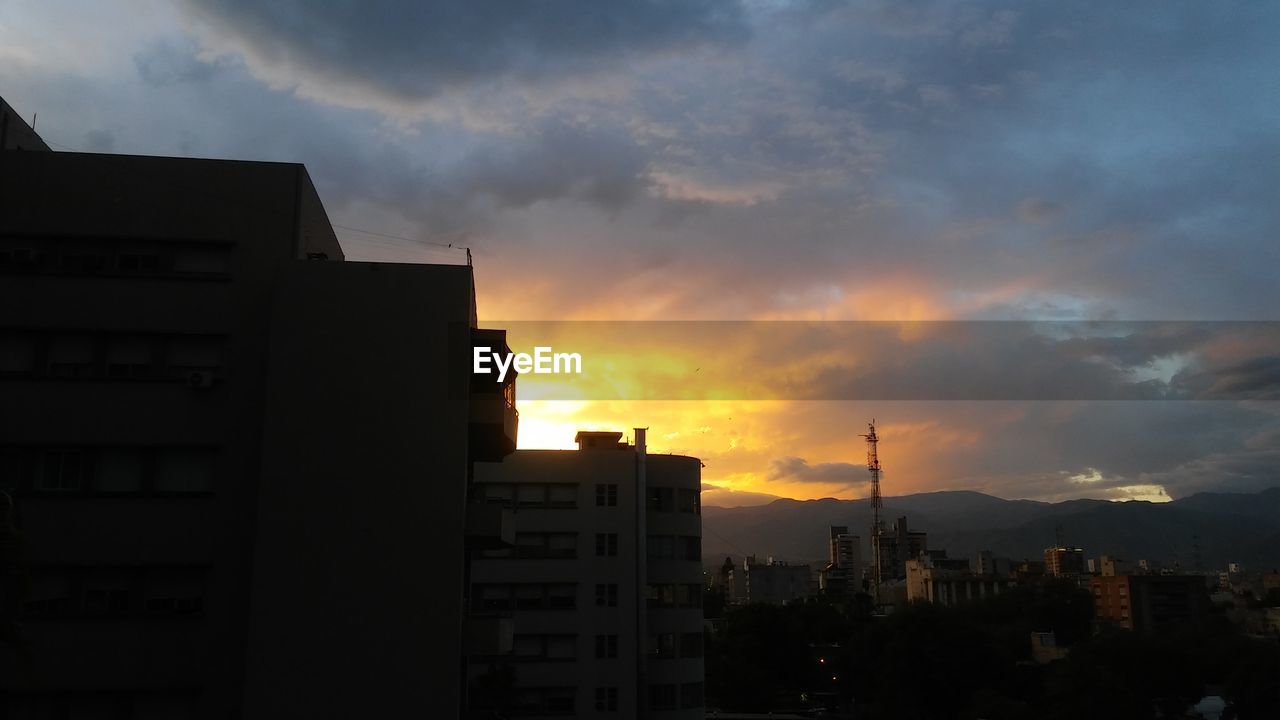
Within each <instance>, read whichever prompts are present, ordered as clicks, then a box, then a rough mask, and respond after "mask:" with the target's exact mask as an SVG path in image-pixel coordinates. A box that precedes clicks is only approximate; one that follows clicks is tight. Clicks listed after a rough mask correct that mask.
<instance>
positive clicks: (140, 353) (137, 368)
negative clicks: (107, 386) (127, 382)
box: [106, 335, 154, 379]
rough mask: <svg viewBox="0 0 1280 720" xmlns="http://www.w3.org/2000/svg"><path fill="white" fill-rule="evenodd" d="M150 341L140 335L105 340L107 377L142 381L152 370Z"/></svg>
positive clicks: (152, 361)
mask: <svg viewBox="0 0 1280 720" xmlns="http://www.w3.org/2000/svg"><path fill="white" fill-rule="evenodd" d="M151 345H152V341H151V339H150V338H148V337H145V336H140V335H119V336H112V337H110V338H108V339H107V367H106V370H107V377H109V378H121V379H124V378H133V379H142V378H147V377H150V376H151V374H152V370H153V363H154V360H153V358H152V348H151Z"/></svg>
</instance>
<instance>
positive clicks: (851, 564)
mask: <svg viewBox="0 0 1280 720" xmlns="http://www.w3.org/2000/svg"><path fill="white" fill-rule="evenodd" d="M818 588H819V589H820V590H821V591H822V593H823V594H824V595H831V596H835V597H849V596H851V595H853V594H854V593H857V592H860V591H861V590H862V539H861V538H859V537H858V536H857V535H851V534H849V528H848V527H847V526H844V525H832V526H831V528H830V535H829V541H828V560H827V565H826V567H824V568H823V569H822V570H821V571H819V574H818Z"/></svg>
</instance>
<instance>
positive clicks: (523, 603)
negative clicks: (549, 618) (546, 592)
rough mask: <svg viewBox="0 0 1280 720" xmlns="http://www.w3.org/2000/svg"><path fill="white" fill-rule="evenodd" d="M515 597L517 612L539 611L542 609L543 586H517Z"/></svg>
mask: <svg viewBox="0 0 1280 720" xmlns="http://www.w3.org/2000/svg"><path fill="white" fill-rule="evenodd" d="M515 595H516V609H517V610H539V609H541V608H542V586H541V585H517V586H516V592H515Z"/></svg>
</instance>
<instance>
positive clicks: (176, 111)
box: [0, 0, 1280, 503]
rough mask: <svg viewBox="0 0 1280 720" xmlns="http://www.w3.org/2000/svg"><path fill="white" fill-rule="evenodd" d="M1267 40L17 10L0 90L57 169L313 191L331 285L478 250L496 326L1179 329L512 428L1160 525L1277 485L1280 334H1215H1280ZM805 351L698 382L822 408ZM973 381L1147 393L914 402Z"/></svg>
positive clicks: (904, 14) (1133, 29)
mask: <svg viewBox="0 0 1280 720" xmlns="http://www.w3.org/2000/svg"><path fill="white" fill-rule="evenodd" d="M1277 31H1280V5H1277V4H1275V3H1264V2H1227V3H1204V2H1198V1H1195V2H1176V1H1161V2H1142V1H1135V2H1119V3H1118V2H1097V1H1094V2H1070V3H1064V2H1043V3H1037V2H1003V3H1001V2H969V3H946V2H913V1H910V0H893V1H888V0H886V1H885V2H850V3H839V2H769V1H763V0H762V1H758V2H743V3H738V2H720V1H719V0H680V1H675V0H671V1H661V0H655V1H649V2H641V1H638V0H615V1H612V2H608V3H603V2H595V1H584V2H569V1H564V2H547V3H533V2H526V1H523V0H509V1H504V2H499V1H494V2H483V3H480V2H466V1H458V2H454V1H452V0H450V1H447V2H432V3H421V2H416V1H411V0H398V1H397V0H363V1H362V2H350V1H345V0H344V1H336V0H335V1H334V2H324V3H317V2H303V0H273V2H270V3H264V2H257V1H251V0H182V1H177V2H171V3H162V2H148V1H145V0H136V1H128V0H120V1H118V2H107V1H105V0H86V1H84V2H65V1H63V0H7V1H6V2H4V3H3V4H0V95H3V96H4V97H5V99H6V100H8V101H9V102H10V104H12V105H13V106H14V107H15V108H17V109H18V111H19V112H21V113H23V114H24V115H25V116H26V117H28V118H30V117H31V115H32V114H33V113H38V119H37V130H38V131H39V132H40V133H41V134H42V135H43V136H44V137H45V138H46V140H48V141H50V142H51V144H53V145H54V147H55V148H56V149H60V150H78V151H93V152H117V153H137V154H148V155H184V156H206V157H231V158H248V159H263V160H281V161H290V162H303V163H305V164H306V165H307V167H308V169H309V171H310V173H311V175H312V178H313V179H314V181H315V183H316V185H317V187H318V188H319V190H320V193H321V196H322V198H323V199H324V200H325V203H326V205H327V207H328V210H329V214H330V217H331V219H332V220H333V222H334V223H336V224H338V225H339V226H341V227H340V228H339V230H338V231H339V235H340V237H341V238H342V240H343V243H344V246H345V247H346V248H347V250H348V255H349V258H350V259H357V260H384V261H405V262H458V261H459V260H460V259H461V258H459V255H460V252H459V251H457V250H455V249H449V248H446V247H440V245H441V244H443V245H448V244H453V245H455V246H467V247H470V248H471V249H472V251H473V253H474V257H475V266H476V275H477V281H478V295H479V302H480V312H481V317H482V320H483V321H484V322H485V324H489V325H502V324H503V323H511V322H515V321H533V320H630V321H652V320H808V321H818V320H822V321H834V320H846V321H848V320H893V321H904V320H911V321H916V320H1010V319H1017V320H1055V321H1078V320H1123V321H1140V320H1141V321H1147V320H1160V321H1196V322H1198V323H1200V324H1198V325H1195V326H1194V329H1193V330H1192V331H1182V330H1169V329H1168V328H1167V327H1165V326H1155V329H1154V330H1153V329H1151V326H1142V327H1141V328H1139V329H1138V330H1135V331H1133V332H1127V333H1120V334H1112V336H1111V337H1110V338H1109V339H1107V340H1105V342H1104V341H1102V340H1099V339H1098V338H1096V337H1094V338H1084V339H1082V338H1080V337H1070V338H1063V337H1056V338H1051V339H1050V340H1045V336H1044V335H1043V334H1035V335H1034V337H1031V338H1030V339H1028V338H1026V337H1022V336H1017V335H1010V336H1009V337H1008V338H1006V339H1007V340H1008V342H1003V343H994V344H986V343H984V344H982V346H981V348H980V350H974V349H973V347H972V344H969V343H961V344H957V343H956V342H951V343H947V342H936V335H935V334H932V333H923V334H921V333H916V332H908V333H897V334H896V335H895V337H894V342H893V343H892V344H891V346H890V347H891V348H892V349H893V352H883V351H882V352H877V353H872V354H870V355H867V356H865V357H862V358H861V359H860V360H859V363H860V364H859V365H858V367H859V368H861V370H860V373H861V374H860V375H859V377H861V378H863V380H864V381H866V380H868V379H874V380H876V382H878V383H884V384H887V385H888V386H890V387H894V388H898V389H899V391H898V392H895V393H886V394H884V399H882V400H877V401H875V402H858V401H853V400H848V399H846V400H842V401H840V402H815V401H801V400H799V399H797V398H798V397H800V396H801V395H798V394H791V395H788V394H787V393H783V395H782V396H781V397H779V396H775V395H770V394H768V393H755V392H749V391H745V390H744V391H742V392H737V393H727V394H724V395H721V396H716V397H715V398H714V399H710V400H708V399H702V400H696V401H692V400H679V399H678V398H680V397H683V395H682V394H681V393H678V392H666V393H659V394H658V395H659V396H661V397H662V399H661V400H649V401H644V402H641V401H638V400H636V399H635V396H634V395H626V394H625V393H624V394H622V395H623V396H620V397H615V398H612V399H609V400H601V399H599V398H596V399H594V401H577V402H550V401H534V400H525V401H522V404H521V412H522V427H521V429H522V438H521V441H522V444H523V445H525V446H528V447H555V446H567V445H570V444H571V441H572V433H573V429H574V428H577V427H617V428H629V427H633V426H648V427H649V428H650V434H651V438H652V440H651V445H652V446H653V447H654V449H656V450H659V451H673V452H684V453H689V454H694V455H698V456H700V457H703V458H705V460H706V463H707V467H706V469H705V470H704V473H705V475H704V477H705V479H706V480H707V482H708V483H711V484H713V485H715V486H717V487H718V488H722V489H719V490H713V491H711V492H709V493H708V496H707V502H709V503H716V502H723V503H735V502H751V501H754V500H758V499H759V496H758V495H756V494H757V493H764V494H768V495H782V496H789V497H798V498H808V497H821V496H828V495H830V496H837V497H857V496H861V495H863V494H865V492H866V482H865V480H866V473H865V470H864V468H863V467H862V466H861V462H862V446H861V444H860V441H859V438H858V437H857V434H858V433H859V432H863V431H864V430H865V422H866V420H867V419H868V418H869V417H871V416H873V415H874V416H876V417H877V418H878V419H879V422H880V429H881V435H882V437H883V438H884V442H883V447H882V456H883V458H884V462H885V464H886V468H887V470H886V481H885V482H886V493H887V494H898V493H905V492H916V491H922V490H932V489H955V488H968V489H979V490H985V491H988V492H991V493H994V494H997V495H1001V496H1004V497H1031V498H1042V499H1060V498H1067V497H1081V496H1091V497H1106V498H1114V499H1123V498H1133V497H1137V498H1149V499H1167V498H1169V497H1179V496H1182V495H1186V494H1189V493H1192V492H1197V491H1201V490H1238V491H1251V490H1255V489H1258V488H1260V487H1266V486H1270V485H1274V484H1280V403H1276V400H1277V398H1280V392H1278V388H1280V347H1278V345H1277V343H1276V342H1275V339H1276V335H1275V331H1274V328H1273V327H1271V326H1266V325H1262V326H1243V327H1244V329H1243V330H1241V329H1240V328H1239V327H1236V328H1235V329H1233V330H1232V331H1231V332H1228V333H1225V334H1218V333H1216V332H1215V331H1212V330H1207V331H1206V330H1205V328H1213V327H1216V326H1214V325H1213V324H1212V321H1222V320H1263V321H1266V320H1280V317H1278V315H1280V310H1277V308H1280V283H1278V282H1277V281H1276V278H1275V276H1276V274H1277V268H1280V237H1278V235H1280V202H1277V200H1280V198H1278V197H1277V188H1280V152H1278V150H1280V44H1278V43H1276V42H1275V37H1276V34H1277ZM375 233H376V234H375ZM639 327H643V326H639ZM962 327H967V326H962ZM1178 327H1183V326H1178ZM1258 328H1261V329H1258ZM1259 337H1262V338H1264V340H1265V339H1269V340H1270V342H1265V341H1260V340H1259ZM922 338H923V340H921V339H922ZM1082 343H1084V344H1083V345H1082ZM757 344H759V343H757ZM1101 345H1106V347H1101ZM1085 346H1087V347H1085ZM957 348H961V350H963V351H962V352H958V351H957ZM1082 348H1083V349H1082ZM812 350H813V348H807V349H806V352H804V353H802V354H801V355H800V356H793V355H788V356H787V357H788V360H787V363H786V364H785V366H779V367H773V366H770V365H769V360H768V358H769V357H770V356H769V355H768V354H763V353H760V352H758V348H757V349H756V351H755V352H750V349H748V350H742V348H741V346H740V345H733V346H732V347H729V348H725V349H723V350H722V354H723V355H724V357H721V358H720V361H721V362H720V366H721V367H734V368H737V369H738V371H739V373H740V376H742V377H754V376H755V375H757V374H763V375H770V374H772V375H773V376H777V375H779V374H785V375H786V376H787V377H788V378H793V379H794V377H799V378H800V381H801V382H802V383H807V384H808V385H809V386H812V383H813V381H814V380H815V379H818V380H821V379H823V378H824V373H825V377H826V380H825V381H826V382H832V380H831V377H830V376H832V375H839V376H840V377H844V376H845V370H846V369H847V368H846V367H845V366H842V365H840V364H839V363H835V364H834V365H833V364H832V363H831V362H830V358H829V357H825V358H824V356H823V355H822V353H820V352H814V351H812ZM736 351H741V352H740V353H738V354H736V355H735V352H736ZM984 353H985V354H984ZM958 357H959V358H963V359H965V364H964V365H963V367H964V368H966V370H964V371H962V372H959V373H957V374H956V375H957V377H956V378H955V380H954V382H955V383H957V384H961V385H963V384H965V383H966V382H969V381H975V382H976V380H975V378H976V377H977V376H976V375H975V374H974V372H973V368H982V369H984V374H982V378H984V379H985V380H984V381H989V380H990V379H991V376H992V375H993V374H994V375H997V376H998V375H999V374H1000V373H1002V372H1004V371H1005V370H1006V369H1008V368H1023V367H1026V366H1027V365H1028V364H1030V365H1032V366H1034V369H1035V372H1033V373H1029V374H1028V375H1027V378H1031V379H1030V380H1026V378H1024V380H1026V381H1027V382H1033V381H1034V382H1039V383H1042V384H1044V385H1045V386H1053V383H1054V379H1055V378H1062V377H1069V378H1079V377H1082V376H1087V377H1089V378H1090V380H1089V382H1091V383H1095V384H1101V385H1105V386H1108V387H1110V386H1111V384H1112V383H1114V382H1115V381H1116V379H1117V378H1120V379H1122V380H1124V381H1125V382H1128V383H1130V384H1134V383H1148V385H1146V386H1143V387H1147V388H1150V384H1151V383H1155V384H1156V385H1159V387H1157V388H1156V393H1155V394H1156V395H1159V396H1160V397H1162V398H1165V399H1163V400H1159V401H1152V400H1150V399H1144V400H1134V399H1124V400H1119V399H1110V400H1099V399H1097V397H1096V396H1092V395H1089V394H1088V393H1085V395H1084V396H1082V399H1072V398H1073V396H1071V395H1070V393H1053V392H1049V393H1045V394H1040V395H1037V396H1036V397H1031V396H1030V395H1036V393H1030V394H1025V393H1024V394H1022V395H1018V394H1017V393H1015V394H1014V396H1013V397H1005V396H1004V395H1002V394H1000V393H998V392H997V393H993V394H984V391H976V390H975V391H972V392H968V393H965V392H961V393H958V394H956V395H955V396H953V395H952V394H948V393H947V392H946V391H945V389H943V390H939V389H938V388H936V387H932V386H930V387H931V388H932V389H930V390H928V391H927V392H925V391H922V392H918V393H912V392H910V391H909V390H902V388H910V387H915V386H916V385H915V383H918V382H920V381H921V379H922V378H928V379H929V380H928V382H932V383H935V384H936V383H939V382H941V381H939V379H938V378H946V377H948V373H949V372H951V368H953V366H954V361H955V359H956V358H958ZM1045 357H1051V358H1055V359H1054V360H1053V362H1042V360H1043V358H1045ZM903 358H905V360H904V359H903ZM805 359H807V361H808V364H807V365H806V364H804V363H802V362H801V360H805ZM748 360H749V361H750V362H747V361H748ZM752 363H754V365H753V364H752ZM695 364H696V365H697V366H698V367H699V368H700V367H701V363H698V362H695ZM710 365H711V366H715V365H716V363H715V362H713V363H710ZM1099 367H1101V368H1102V370H1099ZM1085 370H1088V372H1087V373H1085V372H1084V371H1085ZM784 371H785V372H784ZM683 372H685V373H690V372H694V371H693V370H689V369H688V368H687V367H686V368H684V369H683ZM1099 372H1101V373H1102V374H1101V376H1100V375H1099V374H1098V373H1099ZM1055 373H1057V374H1055ZM1014 374H1015V375H1018V374H1019V373H1014ZM1019 376H1020V377H1021V375H1019ZM665 382H668V383H669V384H670V385H669V387H680V386H682V385H681V384H682V383H683V384H684V385H687V384H688V383H689V382H691V377H690V376H687V375H686V376H682V375H680V374H679V373H676V374H674V375H673V376H672V377H668V378H667V379H666V380H665ZM944 384H945V383H944ZM823 387H826V386H823ZM1209 387H1212V388H1218V389H1220V390H1221V389H1223V388H1225V389H1226V390H1227V392H1218V393H1216V394H1215V393H1206V392H1204V389H1205V388H1209ZM1170 388H1173V389H1174V390H1176V391H1177V392H1168V391H1169V389H1170ZM1188 388H1190V390H1189V391H1187V392H1183V391H1184V390H1187V389H1188ZM836 395H837V396H839V397H843V398H850V397H864V396H865V395H860V394H858V393H856V392H853V391H848V390H847V389H846V392H844V393H836ZM804 396H805V397H808V396H807V395H804ZM956 397H959V399H956ZM994 397H998V398H1000V399H999V400H996V399H992V398H994ZM1045 397H1053V398H1055V399H1054V400H1053V401H1046V400H1044V399H1043V398H1045ZM1108 397H1110V396H1108ZM1125 397H1128V396H1125ZM1210 397H1211V398H1213V399H1205V398H1210ZM904 398H909V401H905V400H904ZM1064 398H1065V399H1064Z"/></svg>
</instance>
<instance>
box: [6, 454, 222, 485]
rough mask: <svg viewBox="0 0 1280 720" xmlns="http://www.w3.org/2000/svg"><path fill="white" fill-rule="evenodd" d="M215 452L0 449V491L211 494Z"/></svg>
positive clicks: (215, 458)
mask: <svg viewBox="0 0 1280 720" xmlns="http://www.w3.org/2000/svg"><path fill="white" fill-rule="evenodd" d="M216 461H217V451H216V450H215V449H213V448H199V447H14V446H8V447H6V446H0V489H3V490H8V491H12V492H18V493H22V494H50V495H78V494H102V495H139V494H160V495H165V494H192V493H208V492H212V491H213V479H214V473H215V467H216Z"/></svg>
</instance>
